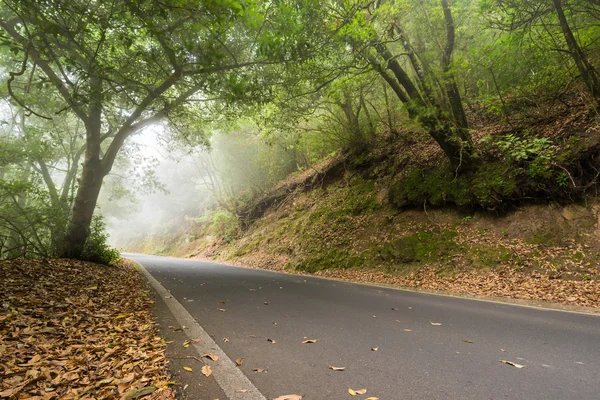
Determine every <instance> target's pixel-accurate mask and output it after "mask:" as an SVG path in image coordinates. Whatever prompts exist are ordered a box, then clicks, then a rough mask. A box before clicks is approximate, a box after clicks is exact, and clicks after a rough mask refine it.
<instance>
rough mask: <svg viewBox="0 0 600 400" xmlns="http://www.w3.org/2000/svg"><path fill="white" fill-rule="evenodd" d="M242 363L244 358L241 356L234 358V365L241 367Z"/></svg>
mask: <svg viewBox="0 0 600 400" xmlns="http://www.w3.org/2000/svg"><path fill="white" fill-rule="evenodd" d="M243 363H244V358H242V357H240V358H238V359H236V360H235V365H236V366H237V367H241V366H242V364H243Z"/></svg>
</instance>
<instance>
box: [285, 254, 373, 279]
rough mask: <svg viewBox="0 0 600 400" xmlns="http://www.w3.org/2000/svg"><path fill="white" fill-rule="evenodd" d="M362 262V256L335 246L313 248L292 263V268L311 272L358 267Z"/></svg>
mask: <svg viewBox="0 0 600 400" xmlns="http://www.w3.org/2000/svg"><path fill="white" fill-rule="evenodd" d="M362 264H363V258H362V257H358V256H355V255H351V254H348V252H347V251H345V250H341V249H337V248H335V249H326V250H321V251H319V250H316V249H313V251H312V252H310V253H308V255H307V256H306V257H304V258H302V259H300V260H299V261H298V262H297V263H296V264H295V265H294V268H295V269H296V270H297V271H305V272H311V273H313V272H317V271H321V270H324V269H330V268H341V269H348V268H356V267H360V266H361V265H362Z"/></svg>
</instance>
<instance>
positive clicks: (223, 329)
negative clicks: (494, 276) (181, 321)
mask: <svg viewBox="0 0 600 400" xmlns="http://www.w3.org/2000/svg"><path fill="white" fill-rule="evenodd" d="M129 257H130V258H133V259H135V260H136V261H138V262H140V263H141V264H142V265H144V266H145V267H146V269H147V270H148V271H149V272H150V273H151V274H152V275H153V276H154V277H155V278H156V279H157V280H158V281H160V282H161V283H162V285H163V286H164V287H165V288H167V289H168V290H170V291H171V293H172V295H173V296H174V297H175V298H176V299H177V300H179V302H180V303H181V304H182V305H183V306H184V307H185V308H186V309H187V311H188V312H189V313H190V314H191V315H192V316H193V317H194V318H196V320H197V321H198V322H199V324H200V325H201V326H202V327H203V328H204V330H205V331H206V332H207V333H208V334H209V335H210V336H212V337H213V338H214V340H215V341H216V342H217V343H218V344H219V345H220V346H221V348H222V349H223V350H224V351H225V353H226V354H227V355H228V356H229V357H230V358H231V359H232V360H235V359H238V358H244V363H243V365H242V366H241V367H240V368H241V370H242V371H243V372H244V373H245V374H246V376H247V377H248V378H249V379H250V380H251V381H252V383H254V385H255V386H256V387H257V388H258V389H259V390H260V391H261V392H262V393H263V394H264V395H265V397H267V398H268V399H272V398H275V397H277V396H280V395H283V394H290V393H297V394H304V395H305V397H304V399H306V400H325V399H334V400H336V399H351V398H354V399H365V398H368V397H370V396H373V397H378V398H379V399H380V400H400V399H407V400H413V399H415V400H416V399H427V400H432V399H476V400H483V399H511V400H515V399H524V400H536V399H540V400H541V399H543V400H550V399H561V400H562V399H578V400H581V399H589V400H599V399H600V317H599V316H595V315H586V314H578V313H570V312H562V311H551V310H542V309H534V308H529V307H521V306H514V305H508V304H501V303H493V302H484V301H477V300H469V299H463V298H454V297H448V296H436V295H430V294H424V293H415V292H410V291H402V290H395V289H388V288H380V287H375V286H369V285H360V284H352V283H345V282H338V281H332V280H325V279H319V278H312V277H305V276H299V275H287V274H280V273H274V272H267V271H258V270H250V269H244V268H238V267H231V266H225V265H220V264H216V263H206V262H200V261H192V260H180V259H174V258H163V257H152V256H143V255H129ZM219 309H222V310H225V311H220V310H219ZM223 338H227V339H228V341H223ZM267 339H272V340H274V341H275V343H272V342H269V341H268V340H267ZM306 339H318V341H317V342H316V343H313V344H310V343H308V344H302V341H304V340H306ZM374 349H376V351H374ZM500 360H507V361H511V362H513V363H516V364H519V365H524V366H525V368H517V367H514V366H511V365H510V364H504V363H502V362H500ZM329 365H331V366H336V367H345V370H344V371H333V370H331V369H329V367H328V366H329ZM254 369H264V370H267V371H268V372H254V371H253V370H254ZM348 388H352V389H355V390H356V389H363V388H366V389H367V393H366V394H365V395H359V396H357V397H351V396H350V394H349V393H348Z"/></svg>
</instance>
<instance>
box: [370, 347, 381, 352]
mask: <svg viewBox="0 0 600 400" xmlns="http://www.w3.org/2000/svg"><path fill="white" fill-rule="evenodd" d="M377 350H379V346H377V347H371V351H377Z"/></svg>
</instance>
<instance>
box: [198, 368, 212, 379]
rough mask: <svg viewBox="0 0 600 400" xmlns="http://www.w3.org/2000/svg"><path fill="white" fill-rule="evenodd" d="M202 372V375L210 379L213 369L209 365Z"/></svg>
mask: <svg viewBox="0 0 600 400" xmlns="http://www.w3.org/2000/svg"><path fill="white" fill-rule="evenodd" d="M200 372H202V375H204V376H206V377H209V376H211V375H212V369H211V368H210V366H208V365H205V366H203V367H202V369H201V370H200Z"/></svg>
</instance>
